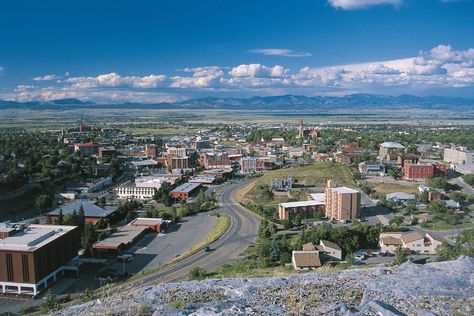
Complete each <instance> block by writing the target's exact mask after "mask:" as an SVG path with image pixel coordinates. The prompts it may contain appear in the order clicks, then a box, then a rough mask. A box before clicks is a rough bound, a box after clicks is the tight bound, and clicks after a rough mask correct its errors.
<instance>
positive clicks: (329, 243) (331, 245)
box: [319, 239, 342, 251]
mask: <svg viewBox="0 0 474 316" xmlns="http://www.w3.org/2000/svg"><path fill="white" fill-rule="evenodd" d="M319 242H320V243H321V245H323V246H324V247H329V248H332V249H337V250H341V251H342V249H341V247H339V245H338V244H336V243H335V242H332V241H329V240H323V239H321V240H320V241H319Z"/></svg>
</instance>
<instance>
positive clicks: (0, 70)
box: [0, 66, 5, 76]
mask: <svg viewBox="0 0 474 316" xmlns="http://www.w3.org/2000/svg"><path fill="white" fill-rule="evenodd" d="M4 71H5V69H4V68H3V67H2V66H0V76H2V75H3V72H4Z"/></svg>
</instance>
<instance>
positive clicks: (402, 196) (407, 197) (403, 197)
mask: <svg viewBox="0 0 474 316" xmlns="http://www.w3.org/2000/svg"><path fill="white" fill-rule="evenodd" d="M385 198H386V199H387V200H390V201H395V202H407V201H414V200H415V199H416V196H415V195H414V194H410V193H406V192H393V193H388V194H387V195H385Z"/></svg>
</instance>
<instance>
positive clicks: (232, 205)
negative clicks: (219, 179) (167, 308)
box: [140, 180, 260, 285]
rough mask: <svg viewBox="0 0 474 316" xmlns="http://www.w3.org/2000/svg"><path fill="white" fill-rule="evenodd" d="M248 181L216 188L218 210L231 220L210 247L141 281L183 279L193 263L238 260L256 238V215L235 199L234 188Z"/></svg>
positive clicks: (213, 264) (204, 265)
mask: <svg viewBox="0 0 474 316" xmlns="http://www.w3.org/2000/svg"><path fill="white" fill-rule="evenodd" d="M250 182H251V181H249V180H245V181H242V182H238V183H236V184H226V185H223V186H222V187H220V188H218V189H217V190H216V198H217V201H218V202H219V205H220V206H221V209H220V211H219V212H220V213H222V214H226V215H228V216H229V217H230V218H231V224H230V228H229V229H228V231H227V232H226V233H225V234H224V235H223V236H222V237H221V238H220V239H219V240H218V241H216V242H215V243H214V244H212V245H211V249H212V251H210V252H204V251H201V252H198V253H197V254H195V255H193V256H191V257H189V258H188V259H186V260H183V261H181V262H179V263H178V264H176V265H174V266H173V267H171V268H169V269H166V270H164V271H161V272H159V273H157V274H154V275H150V276H147V277H145V278H143V279H142V280H141V281H140V283H143V284H147V285H150V284H156V283H161V282H173V281H179V280H183V279H186V278H187V275H188V273H189V271H190V270H191V269H192V268H193V267H200V268H203V269H206V270H208V269H212V268H216V267H218V266H221V265H223V264H226V263H231V262H234V261H236V260H238V259H239V257H240V253H241V252H242V251H244V250H245V249H246V248H247V247H248V246H249V245H251V244H252V243H253V242H254V241H255V239H256V237H257V233H258V226H259V224H260V217H259V216H258V215H256V214H254V213H252V212H250V211H249V210H247V209H245V208H244V207H242V206H241V205H240V204H238V203H237V202H236V201H235V199H234V194H235V192H236V191H238V190H239V189H240V188H243V187H244V186H246V185H248V184H249V183H250Z"/></svg>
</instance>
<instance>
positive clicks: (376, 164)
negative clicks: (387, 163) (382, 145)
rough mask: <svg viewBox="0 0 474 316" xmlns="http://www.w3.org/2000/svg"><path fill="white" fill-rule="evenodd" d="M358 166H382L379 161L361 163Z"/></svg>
mask: <svg viewBox="0 0 474 316" xmlns="http://www.w3.org/2000/svg"><path fill="white" fill-rule="evenodd" d="M359 165H366V166H383V163H381V162H380V161H362V162H361V163H359Z"/></svg>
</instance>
